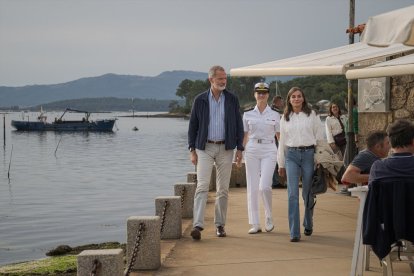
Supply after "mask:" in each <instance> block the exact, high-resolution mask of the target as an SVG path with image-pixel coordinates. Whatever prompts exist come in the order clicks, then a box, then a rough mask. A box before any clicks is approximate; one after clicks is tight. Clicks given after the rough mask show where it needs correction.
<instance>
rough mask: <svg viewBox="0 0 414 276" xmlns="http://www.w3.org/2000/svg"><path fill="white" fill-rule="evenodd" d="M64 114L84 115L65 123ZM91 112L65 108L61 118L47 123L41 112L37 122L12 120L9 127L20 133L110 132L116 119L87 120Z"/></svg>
mask: <svg viewBox="0 0 414 276" xmlns="http://www.w3.org/2000/svg"><path fill="white" fill-rule="evenodd" d="M66 112H78V113H85V117H83V118H82V120H70V121H66V120H64V119H63V116H64V115H65V114H66ZM90 115H91V112H88V111H81V110H76V109H70V108H67V109H66V110H65V112H63V114H62V116H60V117H59V118H56V119H55V121H54V122H52V123H48V122H47V121H46V119H47V117H46V116H45V115H44V113H43V112H42V111H41V113H40V115H39V117H38V118H37V119H38V120H37V121H16V120H12V121H11V125H12V126H13V127H14V128H15V129H16V130H20V131H112V129H113V127H114V124H115V120H116V119H102V120H95V121H92V120H89V117H90Z"/></svg>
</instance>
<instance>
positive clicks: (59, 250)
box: [46, 244, 72, 256]
mask: <svg viewBox="0 0 414 276" xmlns="http://www.w3.org/2000/svg"><path fill="white" fill-rule="evenodd" d="M70 251H72V247H70V246H69V245H66V244H63V245H59V246H58V247H56V248H55V249H52V250H50V251H49V252H46V256H60V255H65V254H67V253H69V252H70Z"/></svg>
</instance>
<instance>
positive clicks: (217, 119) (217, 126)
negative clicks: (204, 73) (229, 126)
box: [207, 89, 225, 141]
mask: <svg viewBox="0 0 414 276" xmlns="http://www.w3.org/2000/svg"><path fill="white" fill-rule="evenodd" d="M208 95H209V96H208V104H209V107H210V118H209V119H210V120H209V124H208V136H207V139H208V140H212V141H224V137H225V128H224V100H225V97H224V95H223V93H220V97H219V99H218V101H216V99H215V98H214V96H213V92H211V89H210V92H209V93H208Z"/></svg>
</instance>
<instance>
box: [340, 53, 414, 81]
mask: <svg viewBox="0 0 414 276" xmlns="http://www.w3.org/2000/svg"><path fill="white" fill-rule="evenodd" d="M410 74H414V54H412V55H409V56H404V57H400V58H396V59H393V60H390V61H386V62H381V63H378V64H375V65H373V66H369V67H366V68H364V69H355V70H349V71H347V72H346V78H347V79H366V78H379V77H388V76H399V75H410Z"/></svg>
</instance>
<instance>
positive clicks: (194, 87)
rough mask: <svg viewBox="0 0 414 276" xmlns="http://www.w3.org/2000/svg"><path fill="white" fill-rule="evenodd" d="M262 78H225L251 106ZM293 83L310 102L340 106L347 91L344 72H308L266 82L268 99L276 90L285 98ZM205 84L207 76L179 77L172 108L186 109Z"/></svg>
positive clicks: (243, 102)
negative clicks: (177, 101)
mask: <svg viewBox="0 0 414 276" xmlns="http://www.w3.org/2000/svg"><path fill="white" fill-rule="evenodd" d="M263 79H264V78H261V77H230V78H229V79H228V81H227V87H228V89H229V90H230V91H232V92H234V93H235V94H236V95H237V96H238V97H239V101H240V106H242V107H246V106H251V105H253V104H254V102H255V100H254V96H253V87H254V84H255V83H257V82H259V81H261V80H263ZM293 86H297V87H300V88H302V89H303V90H304V92H305V95H306V99H307V100H308V102H309V103H311V104H314V103H316V102H318V101H320V100H329V101H334V102H336V103H338V104H339V105H340V106H341V107H342V108H344V101H345V99H346V97H347V91H348V82H347V80H346V78H345V77H344V76H309V77H298V78H294V79H292V80H289V81H286V82H281V81H273V82H271V83H270V95H271V96H270V97H269V101H271V100H272V98H273V96H275V95H276V94H278V95H281V96H282V97H283V98H286V95H287V93H288V91H289V89H290V88H291V87H293ZM209 87H210V83H209V81H208V79H206V80H205V81H201V80H196V81H191V80H184V81H182V82H181V83H180V84H179V86H178V88H177V92H176V95H177V96H179V97H181V98H182V99H184V106H175V107H174V109H173V111H175V112H183V113H189V112H190V111H191V105H192V103H193V101H194V98H195V97H196V96H197V95H198V94H199V93H200V92H202V91H205V90H207V89H208V88H209ZM354 89H355V88H354ZM354 91H356V90H354Z"/></svg>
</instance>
